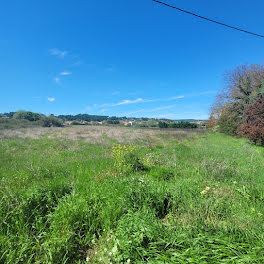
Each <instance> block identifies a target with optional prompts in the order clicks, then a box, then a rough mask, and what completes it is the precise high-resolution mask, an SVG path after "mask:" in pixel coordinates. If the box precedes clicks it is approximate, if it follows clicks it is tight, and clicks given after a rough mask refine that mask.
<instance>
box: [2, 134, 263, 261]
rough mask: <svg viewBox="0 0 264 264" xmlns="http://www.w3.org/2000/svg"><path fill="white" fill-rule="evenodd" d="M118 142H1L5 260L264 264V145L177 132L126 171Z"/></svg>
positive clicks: (140, 147) (140, 151)
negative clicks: (116, 152)
mask: <svg viewBox="0 0 264 264" xmlns="http://www.w3.org/2000/svg"><path fill="white" fill-rule="evenodd" d="M112 144H114V143H113V142H108V144H88V143H84V142H81V141H67V140H58V139H57V140H53V139H47V138H45V137H43V138H41V139H34V140H33V139H9V140H2V141H0V205H1V211H0V263H10V264H11V263H12V264H15V263H70V264H72V263H85V261H86V258H87V257H88V258H89V263H111V262H112V263H124V262H127V260H128V259H130V260H131V263H199V264H201V263H264V246H263V245H264V224H263V223H264V221H263V220H264V203H263V202H264V184H263V183H264V168H263V163H264V149H263V148H260V147H255V146H251V145H249V144H248V143H247V142H246V141H244V140H243V139H234V138H231V137H227V136H223V135H217V134H215V135H213V134H208V135H199V136H196V137H193V138H192V139H188V140H187V139H185V140H183V141H182V142H178V141H177V140H175V139H172V138H171V139H167V140H166V141H165V142H164V144H160V145H155V144H153V145H152V146H151V145H150V146H148V147H145V146H144V145H143V144H138V151H137V155H138V156H139V158H140V160H141V162H142V163H144V164H145V166H146V167H147V168H148V170H145V171H140V172H132V171H131V172H125V173H120V172H118V171H117V170H116V169H115V168H114V165H113V164H114V160H113V158H112V157H111V146H112ZM87 260H88V259H87Z"/></svg>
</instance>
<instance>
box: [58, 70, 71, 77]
mask: <svg viewBox="0 0 264 264" xmlns="http://www.w3.org/2000/svg"><path fill="white" fill-rule="evenodd" d="M71 74H72V73H71V72H68V71H63V72H61V73H60V75H63V76H67V75H71Z"/></svg>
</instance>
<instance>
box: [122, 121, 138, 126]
mask: <svg viewBox="0 0 264 264" xmlns="http://www.w3.org/2000/svg"><path fill="white" fill-rule="evenodd" d="M135 124H136V122H134V121H128V122H124V125H125V126H134V125H135Z"/></svg>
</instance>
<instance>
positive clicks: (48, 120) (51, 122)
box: [41, 115, 63, 127]
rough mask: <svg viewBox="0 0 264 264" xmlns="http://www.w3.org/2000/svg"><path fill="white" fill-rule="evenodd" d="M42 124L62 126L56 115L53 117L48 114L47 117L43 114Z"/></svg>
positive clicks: (45, 125) (44, 125)
mask: <svg viewBox="0 0 264 264" xmlns="http://www.w3.org/2000/svg"><path fill="white" fill-rule="evenodd" d="M41 120H42V124H43V127H52V126H53V127H62V126H63V121H62V120H61V119H60V118H58V117H55V116H53V115H50V116H48V117H46V116H44V117H42V119H41Z"/></svg>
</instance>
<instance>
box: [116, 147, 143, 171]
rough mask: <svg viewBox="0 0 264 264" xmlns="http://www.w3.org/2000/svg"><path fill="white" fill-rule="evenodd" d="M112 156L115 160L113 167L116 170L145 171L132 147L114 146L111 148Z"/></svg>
mask: <svg viewBox="0 0 264 264" xmlns="http://www.w3.org/2000/svg"><path fill="white" fill-rule="evenodd" d="M112 156H113V157H114V159H115V163H114V165H115V167H116V168H117V169H118V170H121V171H124V170H125V171H126V170H132V171H140V170H145V167H144V165H143V164H142V163H141V161H140V159H139V158H138V157H137V155H136V153H135V146H134V145H120V144H119V145H116V146H114V147H113V148H112Z"/></svg>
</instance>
